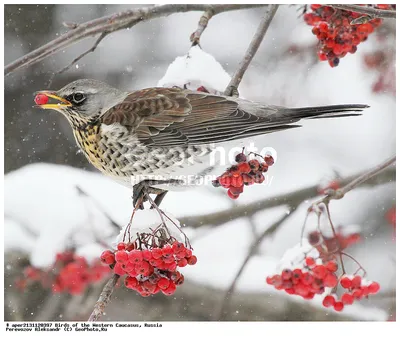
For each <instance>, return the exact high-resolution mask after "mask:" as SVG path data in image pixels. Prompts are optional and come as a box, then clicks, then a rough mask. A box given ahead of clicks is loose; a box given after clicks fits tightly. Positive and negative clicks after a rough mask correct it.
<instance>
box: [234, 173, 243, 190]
mask: <svg viewBox="0 0 400 338" xmlns="http://www.w3.org/2000/svg"><path fill="white" fill-rule="evenodd" d="M243 183H244V182H243V178H242V176H237V177H232V181H231V185H232V187H235V188H239V187H242V186H243Z"/></svg>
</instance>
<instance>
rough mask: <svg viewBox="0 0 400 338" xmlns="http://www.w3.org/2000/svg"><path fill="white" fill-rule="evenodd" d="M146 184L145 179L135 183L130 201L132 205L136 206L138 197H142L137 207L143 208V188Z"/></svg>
mask: <svg viewBox="0 0 400 338" xmlns="http://www.w3.org/2000/svg"><path fill="white" fill-rule="evenodd" d="M146 186H147V182H146V181H141V182H139V183H137V184H135V185H134V186H133V188H132V203H133V207H134V208H135V207H136V203H137V202H138V201H139V199H140V198H142V201H141V203H140V205H139V209H141V210H143V209H144V206H143V203H144V202H145V195H144V189H145V188H146Z"/></svg>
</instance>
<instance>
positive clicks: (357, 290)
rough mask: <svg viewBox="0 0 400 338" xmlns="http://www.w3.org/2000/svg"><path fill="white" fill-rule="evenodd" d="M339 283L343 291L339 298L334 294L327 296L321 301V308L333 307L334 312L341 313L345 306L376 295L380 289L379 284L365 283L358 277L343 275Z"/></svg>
mask: <svg viewBox="0 0 400 338" xmlns="http://www.w3.org/2000/svg"><path fill="white" fill-rule="evenodd" d="M339 282H340V286H341V287H342V288H343V289H344V290H345V292H343V293H342V295H341V296H340V298H339V297H338V296H337V295H336V294H329V295H326V296H325V297H324V299H323V301H322V305H323V306H325V307H333V308H334V310H335V311H342V310H343V308H344V306H345V305H351V304H353V303H354V301H356V300H361V299H363V298H366V297H368V296H369V295H373V294H376V293H378V291H379V289H380V285H379V283H377V282H370V281H367V280H366V279H364V278H361V276H359V275H343V276H342V277H341V278H340V281H339Z"/></svg>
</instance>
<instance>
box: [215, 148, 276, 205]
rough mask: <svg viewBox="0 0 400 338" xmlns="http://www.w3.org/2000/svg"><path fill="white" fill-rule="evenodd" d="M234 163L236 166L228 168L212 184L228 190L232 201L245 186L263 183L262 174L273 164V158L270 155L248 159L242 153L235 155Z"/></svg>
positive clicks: (263, 177)
mask: <svg viewBox="0 0 400 338" xmlns="http://www.w3.org/2000/svg"><path fill="white" fill-rule="evenodd" d="M258 158H261V159H263V161H260V160H259V159H258ZM235 161H236V163H237V164H235V165H233V166H231V167H230V168H228V169H227V170H226V171H225V172H224V173H223V174H222V175H221V176H219V177H217V179H216V180H214V181H213V182H212V184H213V186H214V187H220V186H222V187H224V188H225V189H228V196H229V197H230V198H232V199H237V198H238V197H239V195H240V194H241V193H242V192H243V189H244V186H245V185H246V186H247V185H252V184H254V183H258V184H260V183H263V182H264V181H265V176H264V174H265V173H266V172H267V171H268V168H269V167H270V166H272V165H273V164H274V158H273V157H272V156H271V155H266V156H265V157H262V156H261V155H256V156H255V158H253V159H249V158H248V156H246V155H245V154H244V153H243V152H242V153H239V154H237V155H236V157H235Z"/></svg>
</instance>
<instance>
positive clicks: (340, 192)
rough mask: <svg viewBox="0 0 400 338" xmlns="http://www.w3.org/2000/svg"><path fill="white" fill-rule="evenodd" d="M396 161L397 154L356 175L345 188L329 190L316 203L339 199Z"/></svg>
mask: <svg viewBox="0 0 400 338" xmlns="http://www.w3.org/2000/svg"><path fill="white" fill-rule="evenodd" d="M395 162H396V156H393V157H391V158H390V159H388V160H386V161H385V162H383V163H381V164H380V165H378V166H377V167H375V168H373V169H371V170H369V171H367V172H365V173H364V174H362V175H359V176H357V177H355V178H354V179H353V180H351V181H350V182H349V183H347V184H346V185H345V186H344V187H343V188H341V189H337V190H330V191H328V194H327V195H326V196H325V197H324V198H323V199H322V200H321V201H317V202H315V204H319V203H324V204H327V203H329V201H330V200H332V199H335V200H339V199H341V198H343V197H344V195H346V194H347V193H348V192H349V191H351V190H353V189H354V188H356V187H358V186H359V185H360V184H362V183H364V182H366V181H368V180H370V179H371V178H373V177H375V176H376V175H378V174H379V173H380V172H382V171H384V170H385V169H386V168H388V167H390V166H391V165H393V164H394V163H395Z"/></svg>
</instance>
